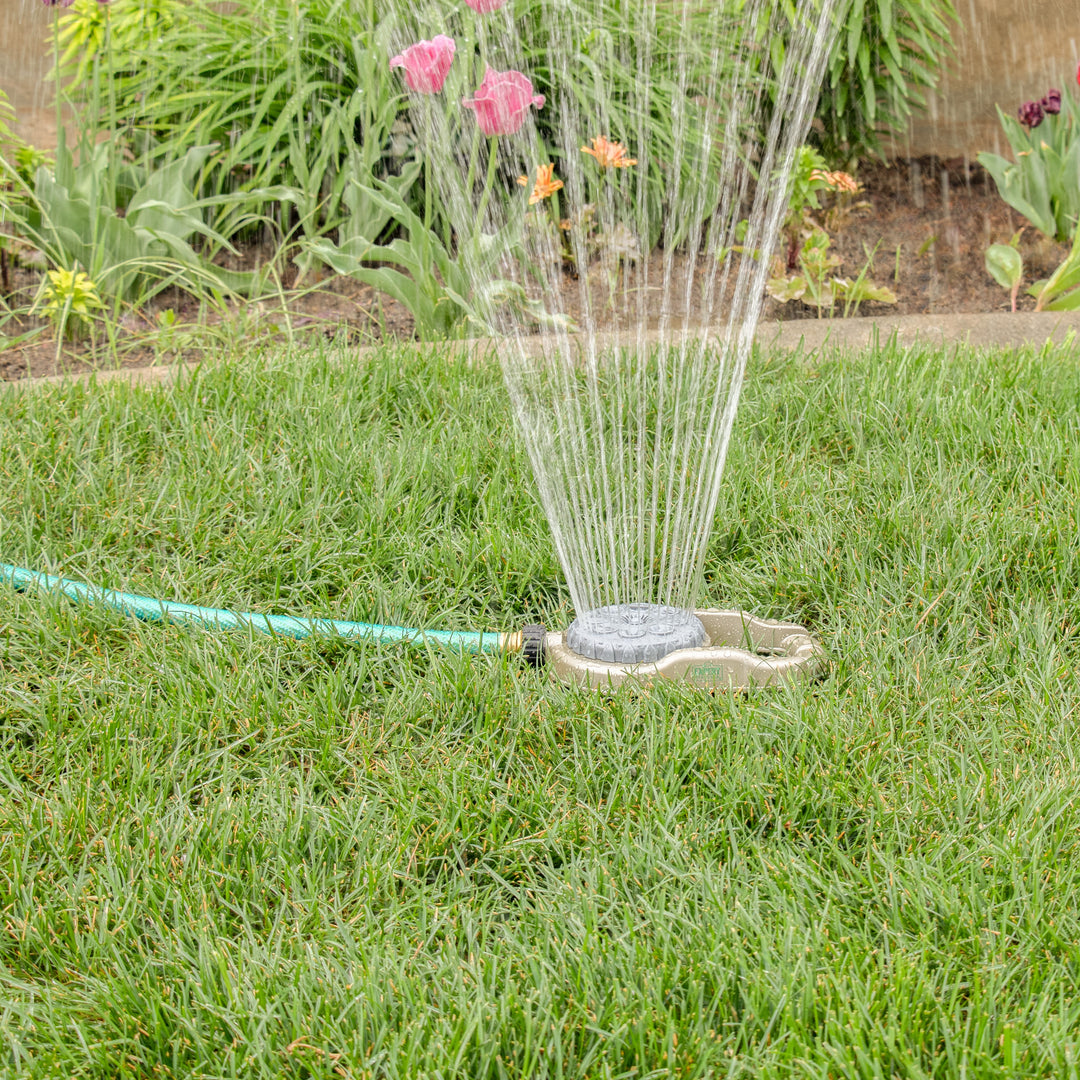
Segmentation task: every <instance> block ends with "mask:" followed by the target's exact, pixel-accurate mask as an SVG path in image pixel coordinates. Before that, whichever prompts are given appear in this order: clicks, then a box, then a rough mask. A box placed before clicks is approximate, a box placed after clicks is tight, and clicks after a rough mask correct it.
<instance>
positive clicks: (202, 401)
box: [0, 343, 1080, 1078]
mask: <svg viewBox="0 0 1080 1080" xmlns="http://www.w3.org/2000/svg"><path fill="white" fill-rule="evenodd" d="M1077 360H1078V356H1077V346H1076V344H1075V343H1072V344H1071V345H1068V346H1065V347H1062V348H1058V349H1046V350H1042V351H1039V350H1029V351H1021V352H1008V353H1006V352H1000V353H994V354H987V355H982V354H975V353H972V352H971V351H969V350H963V349H960V350H957V351H949V352H944V351H935V350H922V351H920V350H913V351H905V350H900V349H897V348H894V347H891V346H882V347H881V348H878V349H873V350H867V351H865V352H862V353H858V354H855V355H847V356H826V357H818V356H811V357H807V356H802V355H794V356H790V355H784V356H772V357H765V356H758V357H756V358H755V359H754V361H753V362H752V364H751V368H750V371H749V374H748V379H747V385H746V389H745V392H744V398H743V405H742V408H741V411H740V415H739V419H738V421H737V424H736V431H735V438H734V442H733V445H732V451H731V456H730V458H729V464H728V472H727V476H726V480H725V493H724V496H723V500H722V505H721V508H720V511H719V520H718V523H717V529H716V533H715V537H714V540H713V544H712V549H711V553H710V558H709V563H708V572H707V595H706V596H705V597H704V601H705V603H711V604H717V605H724V606H729V605H730V606H742V607H744V608H746V609H748V610H753V611H754V612H756V613H758V614H761V615H767V616H773V617H795V618H797V619H798V620H800V621H803V622H804V623H805V624H806V625H808V626H810V627H811V628H812V629H813V631H814V633H815V634H816V635H817V636H818V637H819V638H820V640H821V641H822V643H823V644H824V645H825V647H826V649H827V650H828V652H829V654H830V658H831V660H830V671H829V674H828V676H827V677H826V678H825V679H824V680H822V681H820V682H818V683H815V684H810V685H803V686H797V687H793V688H778V689H773V690H769V691H763V692H756V693H754V694H751V695H749V696H739V695H731V694H728V693H709V692H706V691H703V690H695V689H692V688H687V687H682V686H679V685H670V686H657V687H655V688H653V689H651V690H649V691H647V692H645V691H641V690H637V691H635V690H631V689H622V690H620V691H619V692H617V693H614V694H594V693H588V692H584V691H580V690H574V689H570V688H566V687H562V686H560V685H557V684H555V683H554V682H552V681H551V680H550V679H549V678H548V677H547V676H546V675H545V673H544V672H542V671H540V672H538V671H534V670H532V669H529V668H525V667H523V666H522V665H520V663H519V662H518V661H517V660H516V659H514V658H512V657H486V656H485V657H469V656H460V655H455V654H452V653H448V652H441V651H438V650H435V649H425V648H417V647H410V646H403V645H402V646H392V647H391V646H383V647H374V646H371V645H365V644H357V643H352V644H350V643H344V642H341V641H335V640H332V639H328V638H311V639H307V640H305V641H300V642H297V641H291V640H284V639H274V638H267V637H260V636H257V635H249V634H246V633H225V634H214V633H206V632H202V631H199V630H195V629H191V628H184V627H180V626H160V625H148V624H140V623H135V622H132V621H129V620H127V619H126V618H125V617H123V616H122V615H119V614H115V613H111V612H109V611H106V610H102V609H97V608H93V607H80V608H76V607H74V606H73V605H70V604H69V603H68V602H67V601H65V600H62V599H58V598H56V597H40V596H31V595H27V594H19V593H14V592H12V591H11V590H10V589H7V588H6V587H0V691H2V692H0V1047H2V1049H0V1054H2V1055H3V1056H2V1057H0V1073H2V1074H3V1075H6V1076H16V1075H18V1076H20V1077H21V1076H47V1075H48V1076H58V1075H60V1076H67V1077H101V1078H106V1077H114V1076H116V1075H128V1074H130V1075H133V1076H146V1077H150V1076H175V1077H189V1076H191V1077H207V1078H209V1077H233V1076H237V1077H262V1076H265V1077H324V1076H325V1077H334V1076H340V1077H355V1078H360V1077H394V1078H397V1077H402V1078H404V1077H440V1078H451V1077H469V1078H473V1077H485V1078H487V1077H491V1078H496V1077H527V1078H532V1077H597V1078H601V1077H629V1076H634V1077H635V1078H642V1077H647V1076H655V1077H659V1076H680V1077H681V1076H703V1077H704V1076H740V1075H742V1076H755V1077H759V1076H760V1077H821V1078H824V1077H837V1078H838V1077H873V1076H881V1077H890V1078H891V1077H905V1078H906V1077H911V1078H916V1077H927V1076H941V1077H945V1076H948V1077H954V1076H967V1077H990V1076H1012V1075H1016V1076H1019V1075H1024V1076H1039V1075H1045V1076H1053V1077H1066V1076H1076V1075H1077V1074H1078V1072H1080V1065H1078V1064H1077V1061H1078V1059H1080V1035H1078V1034H1077V1032H1078V1031H1080V997H1078V992H1080V990H1078V981H1080V854H1078V851H1077V846H1078V839H1080V807H1078V805H1077V800H1078V792H1080V762H1078V759H1077V747H1078V742H1080V740H1078V737H1077V735H1076V734H1075V728H1076V725H1077V720H1078V715H1077V707H1078V703H1080V690H1078V688H1077V678H1076V666H1077V661H1078V658H1080V630H1078V625H1077V612H1078V610H1080V540H1078V522H1077V515H1078V510H1077V505H1078V498H1077V496H1078V492H1080V409H1078V405H1080V364H1078V362H1077ZM532 492H533V488H532V480H531V477H530V475H529V472H528V468H527V464H526V461H525V457H524V454H523V452H522V451H521V449H520V448H519V447H518V445H517V443H516V441H515V438H514V435H513V432H512V427H511V423H510V419H509V406H508V403H507V401H506V398H505V395H504V392H503V389H502V384H501V379H500V376H499V373H498V371H497V368H496V367H495V366H494V365H492V364H487V363H484V362H473V363H468V362H466V361H465V360H463V359H460V358H455V357H454V356H453V355H452V354H450V353H449V352H448V351H447V350H445V349H436V350H429V351H427V352H424V353H422V354H420V355H418V354H417V352H416V350H414V349H411V348H408V347H404V346H402V347H397V348H388V349H385V350H383V351H380V352H377V353H375V354H373V355H371V356H369V357H360V358H358V357H357V356H356V355H355V354H344V355H341V354H337V353H335V352H334V350H333V349H332V348H330V347H329V346H328V347H327V348H326V349H325V350H324V351H322V352H319V351H315V352H312V351H307V352H303V353H297V354H296V355H293V356H289V355H287V354H286V353H282V352H278V353H268V354H266V355H262V356H248V357H244V358H237V359H235V360H232V361H226V362H223V363H221V364H219V365H216V366H213V367H209V368H207V369H205V370H203V371H201V372H199V373H197V374H195V375H194V376H191V377H188V378H185V379H184V380H183V381H182V382H181V383H180V385H178V386H177V387H175V388H173V389H169V390H161V389H154V390H148V389H139V388H131V387H127V386H124V385H120V384H113V385H109V386H100V387H97V388H87V387H85V386H73V385H65V386H53V387H50V388H47V389H35V390H19V389H8V390H6V391H5V392H3V393H2V394H0V515H2V518H0V521H2V533H0V561H4V562H10V563H16V564H19V565H23V566H31V567H34V568H37V569H48V570H50V571H51V572H53V573H62V574H65V575H67V576H70V577H75V578H80V579H84V580H90V581H94V582H97V583H100V584H104V585H110V586H114V587H117V588H124V589H128V590H130V591H133V592H141V593H148V594H151V595H155V596H163V597H166V596H167V597H175V598H179V599H183V600H188V601H191V602H195V603H203V604H208V605H213V606H228V607H237V608H242V609H248V610H259V611H267V612H287V613H293V614H302V615H311V616H325V615H330V616H335V617H340V618H351V619H362V620H374V621H380V622H393V623H404V624H410V625H419V626H429V627H438V628H450V629H495V630H513V629H517V628H519V627H520V625H521V624H522V623H523V622H527V621H533V620H536V619H541V620H543V621H545V622H547V623H548V625H549V626H552V627H561V626H565V624H566V623H567V621H568V620H569V618H570V617H571V613H570V611H569V608H568V602H567V598H566V595H565V591H564V590H563V587H562V585H561V572H560V570H559V568H558V565H557V562H556V560H555V557H554V552H553V550H552V545H551V541H550V537H549V534H548V532H547V529H546V526H545V524H544V522H543V520H542V517H541V515H540V512H539V510H538V508H537V506H536V504H535V502H534V498H533V494H532Z"/></svg>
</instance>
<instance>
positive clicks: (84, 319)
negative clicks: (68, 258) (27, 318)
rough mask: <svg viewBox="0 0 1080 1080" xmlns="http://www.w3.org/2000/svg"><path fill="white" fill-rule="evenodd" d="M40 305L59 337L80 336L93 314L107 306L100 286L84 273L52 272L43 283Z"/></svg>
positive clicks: (76, 271)
mask: <svg viewBox="0 0 1080 1080" xmlns="http://www.w3.org/2000/svg"><path fill="white" fill-rule="evenodd" d="M38 302H39V303H41V302H43V303H44V313H45V316H46V317H47V318H48V319H49V320H50V321H51V322H53V323H54V324H55V325H56V328H57V335H58V337H65V336H68V337H78V336H80V335H81V332H82V330H83V328H84V327H85V325H86V324H87V323H88V322H89V320H90V316H91V313H92V312H94V311H97V310H99V309H100V308H102V307H104V305H103V304H102V302H101V297H100V296H98V290H97V286H96V285H95V284H94V283H93V282H92V281H91V280H90V278H89V277H88V276H87V275H86V274H84V273H83V272H82V271H80V270H78V269H76V270H63V269H61V270H50V271H49V272H48V273H47V274H46V276H45V280H44V281H43V282H42V288H41V292H40V294H39V297H38Z"/></svg>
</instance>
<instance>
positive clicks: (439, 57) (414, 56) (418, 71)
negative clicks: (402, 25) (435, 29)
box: [390, 34, 454, 94]
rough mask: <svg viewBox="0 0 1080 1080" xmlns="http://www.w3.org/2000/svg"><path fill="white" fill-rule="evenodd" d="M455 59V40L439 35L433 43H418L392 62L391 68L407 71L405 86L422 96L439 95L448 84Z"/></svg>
mask: <svg viewBox="0 0 1080 1080" xmlns="http://www.w3.org/2000/svg"><path fill="white" fill-rule="evenodd" d="M453 59H454V39H453V38H448V37H447V36H446V35H445V34H438V35H437V36H436V37H434V38H432V40H431V41H418V42H417V43H416V44H415V45H410V46H409V47H408V48H407V49H406V50H405V51H404V52H403V53H400V54H399V55H398V56H395V57H394V59H393V60H391V61H390V67H391V68H396V67H400V68H404V69H405V85H406V86H407V87H408V88H409V89H410V90H416V91H418V92H419V93H421V94H437V93H438V92H439V91H440V90H441V89H442V88H443V83H444V82H446V73H447V72H448V71H449V70H450V64H451V63H452V62H453Z"/></svg>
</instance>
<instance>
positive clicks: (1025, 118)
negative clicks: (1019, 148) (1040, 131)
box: [1016, 101, 1043, 128]
mask: <svg viewBox="0 0 1080 1080" xmlns="http://www.w3.org/2000/svg"><path fill="white" fill-rule="evenodd" d="M1016 115H1017V116H1018V117H1019V118H1020V123H1021V124H1023V125H1024V127H1026V128H1037V127H1038V126H1039V125H1040V124H1041V123H1042V121H1043V107H1042V104H1041V103H1040V102H1038V101H1025V102H1024V104H1023V105H1021V106H1020V108H1019V109H1017V110H1016Z"/></svg>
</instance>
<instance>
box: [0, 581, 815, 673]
mask: <svg viewBox="0 0 1080 1080" xmlns="http://www.w3.org/2000/svg"><path fill="white" fill-rule="evenodd" d="M0 582H5V583H7V584H8V585H10V586H12V587H14V588H15V589H17V590H19V591H21V592H29V591H35V592H53V593H59V594H60V595H63V596H66V597H67V598H68V599H69V600H73V601H75V602H76V603H82V604H87V603H89V604H99V605H102V606H104V607H107V608H110V609H111V610H113V611H119V612H122V613H123V614H125V615H130V616H134V617H135V618H137V619H142V620H144V621H147V622H171V623H184V624H188V625H195V626H198V627H201V628H203V629H207V630H243V631H249V632H251V631H253V632H255V633H259V634H269V635H271V636H278V637H291V638H305V637H309V636H311V635H313V634H314V635H323V636H329V637H344V638H350V639H352V640H357V641H371V642H378V643H413V644H418V645H437V646H441V647H444V648H448V649H452V650H454V651H457V652H467V653H476V654H481V653H511V654H514V655H518V656H520V657H521V658H522V659H524V660H526V661H527V662H528V663H530V664H532V665H533V666H535V667H548V668H550V669H551V672H552V674H553V675H554V676H555V677H556V678H557V679H560V680H562V681H563V682H566V683H574V684H577V685H579V686H584V687H589V688H592V689H601V688H604V687H614V686H618V685H619V684H620V683H623V682H628V681H635V682H637V683H639V684H648V683H650V682H653V681H655V680H657V679H671V680H674V681H679V682H684V683H690V684H691V685H693V686H704V687H710V688H715V689H735V690H739V689H747V688H749V687H752V686H768V685H770V684H774V683H782V682H794V681H795V680H801V679H810V678H813V677H814V676H816V675H818V674H820V673H821V672H822V670H823V669H824V661H825V654H824V651H823V650H822V648H821V646H820V645H819V644H818V643H817V642H816V641H814V639H813V638H812V637H811V636H810V635H809V633H807V631H806V629H805V628H804V627H802V626H798V625H796V624H795V623H786V622H775V621H774V620H772V619H758V618H755V617H754V616H752V615H747V614H746V613H745V612H742V611H718V610H715V609H706V610H702V611H695V612H689V611H684V610H682V609H680V608H675V607H667V606H664V605H660V604H611V605H609V606H607V607H601V608H595V609H593V610H591V611H586V612H584V613H583V614H581V615H579V616H578V617H577V618H576V619H575V620H574V621H573V622H572V623H571V624H570V626H569V628H568V629H567V630H566V631H565V632H562V633H560V632H558V631H548V630H546V629H545V628H544V627H543V626H540V625H529V626H525V627H523V628H522V629H521V630H515V631H512V632H509V633H501V634H500V633H489V632H480V631H474V630H426V629H419V628H416V627H407V626H384V625H380V624H376V623H365V622H345V621H343V620H339V619H306V618H297V617H296V616H292V615H267V614H262V613H257V612H250V611H232V610H229V609H227V608H210V607H201V606H198V605H195V604H186V603H183V602H181V601H177V600H160V599H157V598H155V597H151V596H140V595H138V594H136V593H127V592H120V591H119V590H116V589H106V588H102V587H101V586H100V585H91V584H87V583H86V582H82V581H73V580H72V579H70V578H63V577H57V576H55V575H53V574H45V573H41V572H40V571H35V570H28V569H25V568H24V567H20V566H11V565H8V564H5V563H0Z"/></svg>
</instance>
